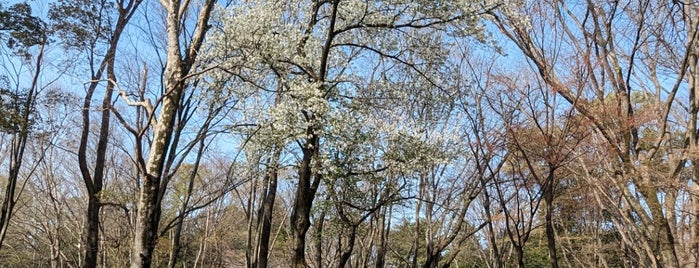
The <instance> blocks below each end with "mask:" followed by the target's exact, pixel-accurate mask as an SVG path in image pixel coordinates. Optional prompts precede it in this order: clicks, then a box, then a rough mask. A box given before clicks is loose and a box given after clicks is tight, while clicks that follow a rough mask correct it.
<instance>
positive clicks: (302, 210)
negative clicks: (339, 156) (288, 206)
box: [289, 127, 320, 268]
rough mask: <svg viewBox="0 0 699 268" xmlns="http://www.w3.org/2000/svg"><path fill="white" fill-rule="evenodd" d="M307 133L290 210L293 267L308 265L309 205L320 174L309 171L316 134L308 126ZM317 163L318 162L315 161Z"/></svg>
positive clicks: (316, 152) (314, 154)
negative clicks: (307, 136) (296, 186)
mask: <svg viewBox="0 0 699 268" xmlns="http://www.w3.org/2000/svg"><path fill="white" fill-rule="evenodd" d="M307 133H308V134H309V135H310V136H311V137H310V138H309V139H307V140H306V144H305V145H304V148H303V149H302V150H303V159H302V160H301V165H300V167H299V181H298V188H297V189H296V197H295V198H294V205H293V210H292V211H291V217H290V218H289V219H290V221H291V235H292V239H293V244H292V245H293V248H294V252H293V256H292V260H291V265H292V267H294V268H303V267H306V266H308V264H307V263H306V232H308V228H310V226H311V206H312V205H313V199H315V194H316V190H317V189H318V184H319V183H320V175H319V174H313V172H312V171H311V165H312V164H313V163H312V160H313V159H314V158H316V157H317V155H318V152H319V150H318V145H319V143H318V136H317V135H315V133H314V132H313V128H312V127H309V128H308V130H307ZM316 165H319V163H316Z"/></svg>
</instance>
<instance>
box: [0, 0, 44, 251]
mask: <svg viewBox="0 0 699 268" xmlns="http://www.w3.org/2000/svg"><path fill="white" fill-rule="evenodd" d="M6 33H9V35H10V36H9V38H7V40H6V41H7V43H6V45H7V47H8V48H10V49H14V50H15V51H16V53H23V54H24V56H25V58H27V60H30V61H32V62H33V64H34V66H33V67H34V68H33V70H32V74H31V84H30V85H29V87H28V88H26V89H24V88H22V87H23V85H20V84H17V85H15V86H14V87H13V86H11V85H10V84H9V83H4V82H7V81H8V80H7V76H6V75H4V74H0V81H2V82H0V105H2V108H0V131H2V132H5V133H8V134H10V135H11V141H10V152H9V156H10V163H9V170H8V175H7V178H6V180H7V183H6V184H5V189H4V195H3V200H2V207H0V248H2V244H3V242H4V240H5V237H6V235H7V230H8V227H9V225H10V219H11V218H12V215H13V213H14V209H15V205H16V202H17V196H16V190H17V182H18V180H19V178H20V171H21V169H22V162H23V161H24V154H25V150H26V147H27V140H28V139H29V138H30V133H31V131H32V122H33V121H34V120H35V117H36V115H35V114H34V111H35V106H36V99H37V95H38V94H39V90H40V88H39V87H40V85H39V77H40V75H41V74H42V67H43V64H44V49H45V46H46V44H47V42H48V35H47V34H46V25H45V24H44V22H43V21H41V20H40V19H38V18H37V17H35V16H33V14H32V10H31V7H30V6H29V4H27V3H26V2H21V3H17V4H14V5H12V6H10V7H9V8H7V9H5V8H4V7H3V6H2V3H0V38H2V37H3V35H4V34H6ZM0 41H3V40H2V39H0ZM3 43H4V42H3ZM3 45H5V44H3ZM34 46H38V49H37V52H36V53H37V56H36V58H31V57H29V56H28V54H27V53H29V52H28V50H29V49H30V48H31V47H34ZM4 67H5V70H8V68H7V67H6V66H4Z"/></svg>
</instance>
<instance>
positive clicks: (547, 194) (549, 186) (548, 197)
mask: <svg viewBox="0 0 699 268" xmlns="http://www.w3.org/2000/svg"><path fill="white" fill-rule="evenodd" d="M554 172H555V169H554V167H552V166H549V174H548V177H547V178H546V182H545V183H546V186H545V187H544V193H543V194H544V201H545V202H546V216H545V217H546V223H545V224H546V241H547V242H548V243H547V244H548V250H549V263H550V264H551V268H558V256H557V255H556V234H555V233H554V230H553V219H552V217H553V215H552V214H553V198H554V189H555V186H556V184H555V175H554Z"/></svg>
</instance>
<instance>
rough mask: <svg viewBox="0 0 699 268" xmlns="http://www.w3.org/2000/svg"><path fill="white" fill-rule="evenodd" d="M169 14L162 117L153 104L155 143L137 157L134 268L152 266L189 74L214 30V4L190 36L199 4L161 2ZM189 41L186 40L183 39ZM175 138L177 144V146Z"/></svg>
mask: <svg viewBox="0 0 699 268" xmlns="http://www.w3.org/2000/svg"><path fill="white" fill-rule="evenodd" d="M160 3H161V5H162V7H163V10H164V13H165V18H166V19H165V31H166V35H167V47H166V51H167V53H166V65H165V70H164V72H163V88H164V89H165V90H164V92H163V95H162V96H161V97H160V98H159V99H158V106H157V107H158V108H159V112H158V115H157V116H155V114H154V112H155V111H153V110H152V107H151V106H150V105H146V108H147V109H149V117H150V118H152V121H151V125H150V127H151V128H152V135H153V139H152V143H151V144H150V146H149V148H148V150H147V155H142V154H143V153H144V152H143V151H141V152H137V153H138V154H139V156H138V158H139V159H138V163H139V167H138V168H139V170H140V172H141V174H142V175H143V178H142V183H141V188H140V196H139V201H138V212H137V216H136V224H135V226H134V228H135V229H134V243H133V250H132V260H131V267H132V268H136V267H150V265H151V262H152V258H153V250H154V248H155V245H156V243H157V239H158V225H159V223H160V214H161V201H162V198H163V195H164V193H165V191H166V190H167V185H168V182H169V177H168V176H169V172H171V170H169V168H168V167H166V159H168V156H169V155H172V154H174V153H175V150H176V148H177V145H178V144H177V139H178V137H173V136H174V135H173V133H174V132H175V131H174V130H175V129H177V128H178V127H179V128H182V126H175V122H176V119H177V115H178V113H179V112H181V107H182V104H181V103H182V98H183V96H184V95H185V91H186V90H188V88H189V87H190V84H189V81H188V79H189V77H190V72H191V71H193V69H194V68H195V63H196V62H197V56H198V54H199V52H200V49H201V46H202V43H203V42H204V38H205V36H206V33H207V32H208V30H209V28H210V25H209V19H210V17H211V12H212V10H213V7H214V3H215V1H214V0H205V1H204V2H202V3H201V6H200V7H199V13H198V16H197V17H196V18H195V20H194V22H193V25H194V28H193V32H192V34H191V36H187V35H186V34H187V32H186V25H187V23H188V22H187V14H188V12H190V10H193V9H194V5H193V4H192V3H191V2H190V1H187V0H184V1H182V0H162V1H160ZM183 39H184V40H183ZM173 139H174V140H175V142H173Z"/></svg>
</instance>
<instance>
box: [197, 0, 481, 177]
mask: <svg viewBox="0 0 699 268" xmlns="http://www.w3.org/2000/svg"><path fill="white" fill-rule="evenodd" d="M490 4H491V3H480V2H466V1H442V2H439V3H434V2H430V1H411V0H392V1H381V2H375V1H362V0H346V1H340V4H339V6H338V7H337V17H336V18H335V22H334V23H335V24H334V28H332V29H330V26H331V25H332V22H331V19H330V17H331V16H332V14H333V7H332V5H331V4H330V3H322V4H321V5H320V6H317V14H314V2H313V1H299V2H295V1H273V2H268V1H242V2H240V3H238V4H237V6H235V7H233V8H228V9H226V10H225V11H219V19H220V23H219V24H218V25H217V28H216V31H214V33H213V34H212V35H211V37H210V38H209V39H208V40H207V41H208V42H209V43H210V44H211V45H210V46H209V49H208V51H207V54H206V55H205V56H204V57H205V58H207V59H208V60H209V61H211V62H215V63H216V64H215V65H216V66H217V67H218V68H217V69H215V70H213V71H212V72H211V73H210V74H209V77H210V80H211V81H219V82H218V83H219V84H218V85H222V86H221V90H223V91H228V92H231V93H229V95H230V96H232V97H235V98H239V99H240V100H241V103H242V104H241V106H240V107H241V109H240V118H242V119H241V120H244V121H246V122H251V123H252V124H254V125H256V127H255V128H250V129H248V130H247V131H246V132H245V133H246V135H247V136H248V137H250V139H249V141H248V142H246V143H245V146H247V147H249V150H250V151H253V152H264V151H269V150H265V149H264V148H271V147H273V146H282V147H284V148H285V152H286V153H287V154H290V155H298V145H303V146H310V145H309V144H306V141H307V139H309V138H310V137H309V133H308V131H309V129H312V131H313V134H314V135H317V136H318V137H319V138H320V140H319V143H320V148H319V149H320V155H319V156H317V158H316V159H313V161H314V163H319V164H320V165H315V164H314V165H312V166H313V167H314V170H313V172H315V173H317V174H322V175H323V176H324V177H325V178H326V179H328V180H338V179H340V180H349V181H354V182H355V183H354V184H353V185H355V186H356V185H366V183H367V182H372V183H381V181H380V178H381V177H382V176H386V175H381V174H378V175H377V174H375V173H372V171H375V170H381V172H383V173H382V174H401V173H402V174H407V173H412V172H420V171H424V170H425V169H429V168H430V167H434V166H437V165H445V164H448V163H450V162H452V161H456V160H457V159H458V158H460V157H461V156H460V155H459V154H460V152H461V148H460V146H459V144H460V142H461V139H462V138H461V134H460V133H459V130H458V128H454V127H450V126H449V125H450V124H451V122H449V120H450V119H449V118H450V115H449V112H448V111H447V110H448V107H449V105H448V103H449V102H452V101H453V100H452V98H451V96H450V94H452V93H450V92H452V91H454V90H455V89H454V86H455V83H453V82H451V80H452V79H453V78H451V77H447V76H445V75H444V73H445V71H448V70H452V69H455V68H454V67H449V66H448V65H449V64H451V62H450V60H449V57H450V51H451V49H452V47H451V46H452V44H451V43H452V42H453V38H454V37H453V36H452V35H451V34H453V33H454V32H455V31H456V30H454V29H461V30H459V32H460V33H461V34H463V33H465V32H469V34H475V33H478V32H482V31H483V29H482V27H480V26H477V25H478V23H477V21H478V16H476V15H475V14H477V13H476V12H475V11H474V10H476V9H477V8H483V7H485V6H486V5H490ZM469 12H471V13H472V14H471V13H469ZM463 29H468V31H463ZM330 31H333V32H332V33H331V32H330ZM328 38H332V39H331V40H328ZM328 41H329V42H328ZM324 53H327V55H325V54H324ZM325 58H327V61H325V62H324V59H325ZM322 64H325V66H322ZM321 70H325V73H322V72H321ZM321 76H322V77H321ZM445 105H446V106H445ZM283 158H284V159H286V161H290V163H288V164H290V165H292V166H293V165H294V164H295V163H294V162H295V161H297V160H295V159H298V158H297V157H283ZM317 167H320V168H317ZM364 180H369V181H364ZM377 180H378V181H377ZM361 181H364V182H361ZM370 184H371V183H370Z"/></svg>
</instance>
